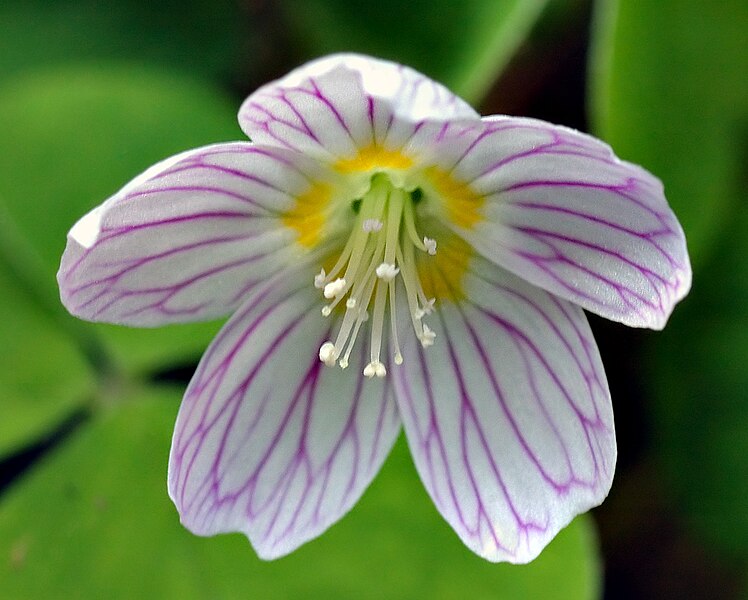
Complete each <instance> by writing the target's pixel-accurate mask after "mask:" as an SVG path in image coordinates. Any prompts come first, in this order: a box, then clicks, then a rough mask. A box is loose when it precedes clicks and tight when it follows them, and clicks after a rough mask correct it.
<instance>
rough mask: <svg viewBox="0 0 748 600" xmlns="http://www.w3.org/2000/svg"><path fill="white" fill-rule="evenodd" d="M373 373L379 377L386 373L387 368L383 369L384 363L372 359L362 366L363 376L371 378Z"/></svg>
mask: <svg viewBox="0 0 748 600" xmlns="http://www.w3.org/2000/svg"><path fill="white" fill-rule="evenodd" d="M375 375H376V376H377V377H379V378H382V377H384V376H385V375H387V369H385V368H384V365H383V364H382V363H381V362H379V361H378V360H373V361H371V362H370V363H369V364H368V365H366V366H365V367H364V377H368V378H369V379H371V378H372V377H374V376H375Z"/></svg>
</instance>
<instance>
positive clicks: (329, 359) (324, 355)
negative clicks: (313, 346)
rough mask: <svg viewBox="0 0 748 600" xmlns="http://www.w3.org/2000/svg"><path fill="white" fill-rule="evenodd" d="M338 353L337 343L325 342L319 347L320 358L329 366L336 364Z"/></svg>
mask: <svg viewBox="0 0 748 600" xmlns="http://www.w3.org/2000/svg"><path fill="white" fill-rule="evenodd" d="M336 355H337V351H336V350H335V344H333V343H332V342H325V343H324V344H322V345H321V346H320V347H319V359H320V360H321V361H322V362H323V363H325V364H326V365H327V366H328V367H334V366H335V360H336V358H337V356H336Z"/></svg>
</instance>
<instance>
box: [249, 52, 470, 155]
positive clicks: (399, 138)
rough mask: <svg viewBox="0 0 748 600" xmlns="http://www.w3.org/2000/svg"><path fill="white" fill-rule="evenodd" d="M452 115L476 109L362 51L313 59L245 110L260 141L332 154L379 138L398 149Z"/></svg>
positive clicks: (423, 78) (412, 73)
mask: <svg viewBox="0 0 748 600" xmlns="http://www.w3.org/2000/svg"><path fill="white" fill-rule="evenodd" d="M454 119H470V120H477V119H478V115H477V113H476V112H475V111H474V110H473V109H472V108H470V106H468V105H467V104H466V103H465V102H464V101H463V100H461V99H460V98H458V97H457V96H455V95H454V94H452V93H451V92H450V91H449V90H447V88H445V87H444V86H442V85H441V84H439V83H436V82H435V81H432V80H431V79H429V78H427V77H426V76H424V75H422V74H420V73H418V72H417V71H414V70H413V69H411V68H409V67H405V66H402V65H398V64H396V63H392V62H389V61H385V60H379V59H374V58H369V57H366V56H361V55H357V54H336V55H332V56H328V57H325V58H321V59H318V60H315V61H312V62H310V63H307V64H305V65H303V66H301V67H299V68H297V69H295V70H294V71H292V72H291V73H289V74H288V75H286V76H285V77H283V78H282V79H279V80H277V81H274V82H272V83H270V84H268V85H266V86H264V87H262V88H260V89H259V90H257V91H256V92H255V93H253V94H252V95H251V96H249V98H247V100H246V101H245V102H244V104H243V105H242V107H241V110H240V111H239V122H240V124H241V126H242V129H243V130H244V132H245V133H246V134H247V135H248V136H249V137H250V138H251V139H252V140H254V141H255V142H258V143H264V144H270V145H277V146H282V147H285V148H292V149H295V150H299V151H303V152H305V153H309V154H312V155H314V156H317V157H320V158H325V159H328V160H334V159H337V158H343V157H346V158H351V157H354V156H355V155H356V152H357V150H358V149H360V148H365V147H368V146H371V145H373V144H377V145H379V146H382V147H384V148H389V149H399V148H401V147H402V146H403V145H405V144H406V142H407V141H408V140H409V139H410V138H411V137H412V136H413V135H414V134H415V133H416V132H417V130H418V128H419V127H420V126H421V125H422V124H423V123H424V122H426V121H429V122H434V121H437V122H446V121H449V120H454Z"/></svg>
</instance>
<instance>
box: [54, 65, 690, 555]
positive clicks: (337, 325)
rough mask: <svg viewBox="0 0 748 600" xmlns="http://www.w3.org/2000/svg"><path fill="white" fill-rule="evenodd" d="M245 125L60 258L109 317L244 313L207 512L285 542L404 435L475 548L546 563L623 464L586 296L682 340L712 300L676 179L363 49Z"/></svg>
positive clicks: (212, 430)
mask: <svg viewBox="0 0 748 600" xmlns="http://www.w3.org/2000/svg"><path fill="white" fill-rule="evenodd" d="M239 122H240V124H241V127H242V129H243V130H244V132H245V133H246V134H247V135H248V136H249V137H250V138H251V140H252V141H251V142H233V143H221V144H215V145H211V146H206V147H203V148H198V149H196V150H191V151H188V152H184V153H182V154H178V155H177V156H174V157H172V158H169V159H167V160H165V161H163V162H161V163H159V164H157V165H155V166H153V167H151V168H150V169H148V170H147V171H146V172H145V173H143V174H142V175H140V176H139V177H136V178H135V179H134V180H133V181H132V182H130V183H129V184H127V185H126V186H125V187H124V188H123V189H122V190H121V191H119V192H118V193H117V194H115V195H114V196H112V197H111V198H110V199H108V200H107V201H106V202H104V204H102V205H101V206H99V207H98V208H95V209H94V210H92V211H91V212H90V213H88V214H87V215H86V216H84V217H83V218H82V219H81V220H80V221H78V222H77V223H76V224H75V225H74V226H73V228H72V229H71V231H70V233H69V236H68V245H67V249H66V250H65V254H64V256H63V258H62V264H61V267H60V272H59V274H58V280H59V284H60V290H61V297H62V300H63V303H64V304H65V306H66V307H67V308H68V309H69V310H70V312H71V313H73V314H74V315H77V316H79V317H82V318H85V319H89V320H93V321H109V322H113V323H120V324H126V325H136V326H146V327H150V326H157V325H162V324H165V323H173V322H184V321H194V320H200V319H209V318H214V317H218V316H222V315H226V314H232V316H231V318H230V319H229V321H228V322H227V323H226V324H225V326H224V327H223V329H222V330H221V331H220V333H219V334H218V336H217V337H216V339H215V340H214V341H213V342H212V344H211V345H210V347H209V348H208V349H207V351H206V353H205V355H204V356H203V358H202V360H201V362H200V364H199V366H198V368H197V371H196V373H195V375H194V377H193V379H192V381H191V382H190V384H189V387H188V388H187V391H186V393H185V396H184V401H183V403H182V406H181V408H180V411H179V416H178V418H177V423H176V428H175V431H174V438H173V444H172V449H171V456H170V463H169V476H168V480H169V493H170V495H171V498H172V499H173V501H174V503H175V504H176V506H177V509H178V510H179V513H180V516H181V519H182V522H183V523H184V525H185V526H186V527H188V528H189V529H190V530H191V531H193V532H194V533H196V534H198V535H213V534H216V533H221V532H232V531H240V532H243V533H244V534H246V535H247V536H248V537H249V539H250V541H251V543H252V544H253V546H254V548H255V549H256V551H257V552H258V554H259V555H260V556H261V557H263V558H268V559H269V558H274V557H278V556H281V555H283V554H286V553H288V552H290V551H292V550H293V549H295V548H296V547H298V546H299V545H301V544H303V543H304V542H306V541H308V540H310V539H312V538H314V537H316V536H317V535H319V534H320V533H322V532H323V531H324V530H325V529H327V528H328V527H329V526H330V525H331V524H332V523H334V522H335V521H337V520H338V519H340V518H341V517H342V516H343V515H344V514H345V513H346V512H347V511H348V510H349V509H350V508H351V507H352V505H353V504H354V503H355V502H356V500H357V499H358V498H359V497H360V495H361V494H362V493H363V491H364V489H365V488H366V487H367V485H368V484H369V482H370V481H371V479H372V478H373V476H374V475H375V474H376V472H377V471H378V469H379V468H380V466H381V464H382V462H383V461H384V459H385V457H386V455H387V453H388V452H389V450H390V448H391V447H392V445H393V443H394V441H395V438H396V437H397V436H398V434H399V431H400V428H401V425H402V426H403V427H404V429H405V434H406V437H407V440H408V444H409V446H410V450H411V453H412V455H413V460H414V462H415V465H416V467H417V470H418V473H419V475H420V477H421V479H422V481H423V483H424V485H425V486H426V489H427V490H428V493H429V494H430V495H431V497H432V498H433V500H434V503H435V504H436V507H437V508H438V510H439V511H440V512H441V514H442V515H443V516H444V518H445V519H446V520H447V521H448V522H449V524H450V525H451V526H452V527H453V528H454V530H455V531H456V532H457V534H458V535H459V536H460V537H461V538H462V540H463V541H464V543H465V544H466V545H467V546H468V547H469V548H470V549H472V550H473V551H474V552H476V553H477V554H479V555H481V556H483V557H485V558H487V559H489V560H491V561H510V562H516V563H521V562H527V561H529V560H532V559H533V558H534V557H535V556H537V555H538V553H539V552H540V551H541V550H542V549H543V547H544V546H545V545H546V544H547V543H548V542H549V541H550V540H551V539H552V538H553V536H554V535H555V534H556V533H557V532H558V531H559V530H560V529H561V528H562V527H564V526H565V525H566V524H567V523H569V521H570V520H571V519H572V518H573V517H574V516H575V515H577V514H579V513H581V512H583V511H586V510H588V509H589V508H590V507H592V506H596V505H597V504H599V503H600V502H602V500H603V499H604V498H605V496H606V495H607V493H608V490H609V488H610V485H611V481H612V477H613V470H614V465H615V460H616V443H615V434H614V426H613V413H612V407H611V400H610V394H609V391H608V386H607V382H606V378H605V373H604V371H603V366H602V363H601V360H600V356H599V353H598V350H597V347H596V345H595V342H594V340H593V337H592V334H591V332H590V328H589V326H588V324H587V320H586V318H585V316H584V313H583V311H582V309H586V310H589V311H592V312H594V313H596V314H598V315H601V316H603V317H606V318H609V319H613V320H615V321H620V322H622V323H625V324H627V325H630V326H634V327H650V328H653V329H659V328H661V327H663V326H664V324H665V321H666V320H667V318H668V316H669V314H670V312H671V311H672V309H673V306H674V305H675V303H676V302H677V301H678V300H680V299H681V298H682V297H683V296H684V295H685V294H686V293H687V291H688V289H689V286H690V280H691V271H690V266H689V260H688V255H687V252H686V245H685V239H684V236H683V232H682V230H681V227H680V225H679V224H678V221H677V220H676V218H675V216H674V215H673V213H672V212H671V210H670V209H669V207H668V205H667V202H666V200H665V197H664V195H663V188H662V184H661V183H660V181H659V180H657V179H656V178H655V177H654V176H652V175H651V174H650V173H648V172H647V171H645V170H643V169H642V168H640V167H638V166H636V165H633V164H630V163H627V162H624V161H621V160H619V159H618V158H617V157H616V156H615V155H614V154H613V153H612V151H611V149H610V148H609V147H608V146H607V145H606V144H604V143H603V142H601V141H599V140H597V139H595V138H592V137H590V136H588V135H585V134H583V133H579V132H577V131H574V130H572V129H568V128H565V127H560V126H556V125H551V124H548V123H544V122H542V121H537V120H534V119H528V118H514V117H506V116H491V117H485V118H481V117H480V116H479V115H478V114H477V113H476V112H475V111H474V110H473V109H472V108H470V106H468V105H467V104H466V103H465V102H463V101H462V100H461V99H459V98H458V97H456V96H455V95H453V94H452V93H450V92H449V91H448V90H447V89H446V88H444V87H443V86H441V85H440V84H438V83H435V82H433V81H431V80H429V79H428V78H426V77H425V76H423V75H421V74H419V73H417V72H416V71H414V70H412V69H410V68H407V67H404V66H400V65H397V64H393V63H390V62H386V61H382V60H377V59H373V58H369V57H365V56H359V55H352V54H341V55H334V56H329V57H326V58H322V59H319V60H315V61H313V62H311V63H309V64H306V65H304V66H302V67H300V68H298V69H296V70H294V71H292V72H291V73H290V74H289V75H287V76H285V77H284V78H282V79H280V80H278V81H275V82H272V83H270V84H268V85H266V86H264V87H262V88H260V89H259V90H258V91H256V92H255V93H253V94H252V95H251V96H249V98H247V100H246V101H245V102H244V104H243V105H242V107H241V109H240V112H239ZM403 501H404V502H406V501H407V499H405V498H404V499H403Z"/></svg>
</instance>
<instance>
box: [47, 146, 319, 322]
mask: <svg viewBox="0 0 748 600" xmlns="http://www.w3.org/2000/svg"><path fill="white" fill-rule="evenodd" d="M313 169H314V167H313V165H310V164H308V161H307V159H304V158H303V157H301V156H298V155H296V154H294V153H291V152H288V151H284V150H281V149H278V148H266V147H262V146H256V145H253V144H250V143H242V142H236V143H226V144H215V145H212V146H206V147H204V148H198V149H196V150H191V151H189V152H185V153H182V154H179V155H177V156H174V157H172V158H169V159H167V160H165V161H163V162H161V163H159V164H157V165H155V166H154V167H151V168H150V169H148V170H147V171H146V172H145V173H143V174H142V175H140V176H138V177H136V178H135V179H134V180H133V181H132V182H130V183H129V184H128V185H126V186H125V187H124V188H123V189H122V190H121V191H119V192H118V193H117V194H115V195H114V196H112V197H111V198H110V199H109V200H107V201H106V202H105V203H104V204H102V205H101V206H99V207H97V208H95V209H94V210H92V211H91V212H90V213H88V214H87V215H85V216H84V217H83V218H82V219H80V220H79V221H78V222H77V223H76V224H75V225H74V226H73V228H72V229H71V231H70V233H69V234H68V244H67V248H66V250H65V253H64V255H63V257H62V262H61V266H60V271H59V273H58V282H59V285H60V293H61V297H62V301H63V304H65V306H66V307H67V308H68V310H69V311H70V312H71V313H73V314H74V315H76V316H79V317H82V318H84V319H88V320H92V321H108V322H113V323H120V324H127V325H137V326H156V325H161V324H165V323H172V322H184V321H197V320H203V319H209V318H214V317H219V316H223V315H225V314H227V313H229V312H230V311H232V310H234V309H235V308H236V307H237V306H238V305H239V304H240V303H241V302H242V301H243V300H244V299H245V298H246V296H247V294H249V293H251V292H252V290H253V289H254V288H255V287H256V286H257V285H258V284H260V283H262V282H263V281H265V280H266V279H267V278H268V277H269V276H270V275H272V274H274V273H275V272H277V271H278V270H279V269H282V268H284V267H285V266H287V265H288V264H290V263H292V262H293V261H295V260H298V258H297V257H296V256H295V255H294V254H293V252H294V251H293V246H294V245H293V243H292V242H293V240H294V239H295V235H296V234H295V233H294V232H293V231H292V230H291V229H289V228H288V227H285V226H284V225H283V222H282V219H281V215H282V212H283V211H284V210H287V209H288V208H289V207H291V206H293V205H294V203H295V202H296V200H295V197H298V196H299V195H300V194H302V193H304V191H305V190H306V189H308V188H309V187H310V186H311V185H313V184H312V182H311V180H310V173H311V174H312V175H314V170H313Z"/></svg>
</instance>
